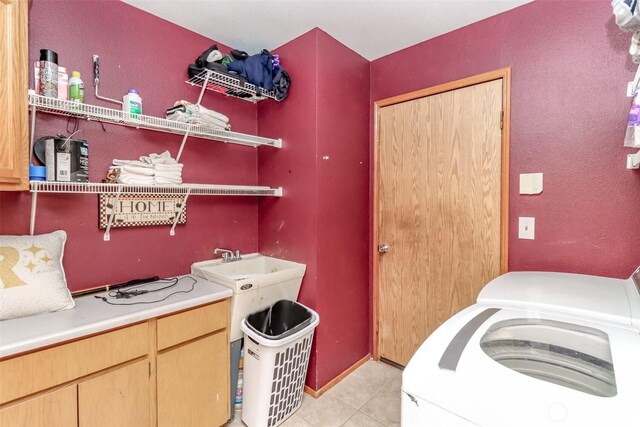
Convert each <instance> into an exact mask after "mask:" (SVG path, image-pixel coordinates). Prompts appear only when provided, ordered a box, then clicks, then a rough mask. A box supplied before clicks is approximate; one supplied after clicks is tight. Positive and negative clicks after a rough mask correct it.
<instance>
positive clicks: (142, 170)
mask: <svg viewBox="0 0 640 427" xmlns="http://www.w3.org/2000/svg"><path fill="white" fill-rule="evenodd" d="M122 172H126V173H131V174H136V175H147V176H153V174H154V173H155V170H154V169H153V168H148V167H142V166H138V165H124V166H122Z"/></svg>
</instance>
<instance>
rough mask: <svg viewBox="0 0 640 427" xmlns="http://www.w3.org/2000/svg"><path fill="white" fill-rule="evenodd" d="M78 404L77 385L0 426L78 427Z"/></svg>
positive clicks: (16, 408)
mask: <svg viewBox="0 0 640 427" xmlns="http://www.w3.org/2000/svg"><path fill="white" fill-rule="evenodd" d="M0 3H2V2H1V1H0ZM76 402H77V394H76V386H75V385H72V386H68V387H65V388H62V389H60V390H56V391H52V392H51V393H47V394H44V395H42V396H38V397H36V398H34V399H30V400H27V401H24V402H22V403H18V404H17V405H13V406H9V407H7V408H4V409H2V410H0V426H3V427H4V426H7V427H9V426H29V427H71V426H77V425H78V417H77V406H76Z"/></svg>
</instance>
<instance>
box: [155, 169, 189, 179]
mask: <svg viewBox="0 0 640 427" xmlns="http://www.w3.org/2000/svg"><path fill="white" fill-rule="evenodd" d="M154 176H156V177H161V178H168V179H182V173H181V172H161V171H156V174H155V175H154Z"/></svg>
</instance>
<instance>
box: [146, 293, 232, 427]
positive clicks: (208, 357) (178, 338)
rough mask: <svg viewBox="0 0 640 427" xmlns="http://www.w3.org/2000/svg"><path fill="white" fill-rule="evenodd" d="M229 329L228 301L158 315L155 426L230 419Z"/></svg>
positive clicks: (210, 422)
mask: <svg viewBox="0 0 640 427" xmlns="http://www.w3.org/2000/svg"><path fill="white" fill-rule="evenodd" d="M228 328H229V303H228V300H226V301H224V302H222V303H217V304H212V305H208V306H204V307H200V308H197V309H195V310H189V311H186V312H183V313H179V314H176V315H173V316H169V317H165V318H162V319H158V349H159V353H158V358H157V387H158V427H165V426H166V427H173V426H177V425H190V426H203V425H211V426H219V425H222V424H224V423H225V422H226V421H227V420H228V419H229V403H230V402H229V329H228ZM222 348H224V349H225V350H224V351H220V350H219V349H222Z"/></svg>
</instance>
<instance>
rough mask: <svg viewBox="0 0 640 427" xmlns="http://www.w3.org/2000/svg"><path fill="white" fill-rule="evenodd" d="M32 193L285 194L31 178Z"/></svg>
mask: <svg viewBox="0 0 640 427" xmlns="http://www.w3.org/2000/svg"><path fill="white" fill-rule="evenodd" d="M30 187H31V192H32V193H76V194H77V193H82V194H98V193H145V194H166V195H186V194H190V195H192V196H275V197H281V196H282V187H278V188H270V187H260V186H246V185H215V184H181V185H126V184H107V183H97V182H57V181H31V182H30Z"/></svg>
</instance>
